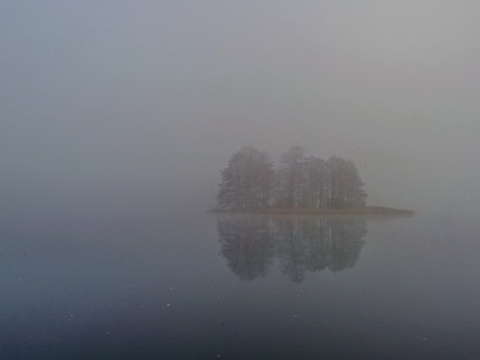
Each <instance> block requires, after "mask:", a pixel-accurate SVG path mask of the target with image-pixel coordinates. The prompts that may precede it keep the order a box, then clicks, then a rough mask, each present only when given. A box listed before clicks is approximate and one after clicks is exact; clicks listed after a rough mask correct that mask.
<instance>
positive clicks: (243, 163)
mask: <svg viewBox="0 0 480 360" xmlns="http://www.w3.org/2000/svg"><path fill="white" fill-rule="evenodd" d="M273 166H274V165H273V162H272V161H271V160H270V157H269V155H268V154H267V153H266V152H265V151H258V150H257V149H255V148H254V147H253V146H245V147H242V148H241V149H240V151H238V152H237V153H235V154H234V155H233V156H232V157H231V158H230V161H229V162H228V166H227V167H226V168H225V169H223V171H222V182H221V183H220V190H219V192H218V195H217V200H218V205H219V206H220V207H223V208H230V209H258V208H263V207H267V206H269V205H270V200H271V199H270V198H271V193H272V190H273V180H274V168H273Z"/></svg>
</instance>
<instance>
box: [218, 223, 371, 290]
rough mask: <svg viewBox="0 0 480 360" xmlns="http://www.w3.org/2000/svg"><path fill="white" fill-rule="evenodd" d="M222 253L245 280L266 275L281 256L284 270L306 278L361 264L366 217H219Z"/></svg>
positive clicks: (233, 269)
mask: <svg viewBox="0 0 480 360" xmlns="http://www.w3.org/2000/svg"><path fill="white" fill-rule="evenodd" d="M217 221H218V222H217V229H218V235H219V238H220V239H219V241H220V244H221V247H222V250H221V252H222V255H223V256H224V257H225V258H226V259H227V262H228V266H229V267H230V268H231V270H232V271H233V272H234V273H235V274H237V275H238V276H239V277H240V278H241V279H243V280H253V279H255V278H257V277H259V276H265V275H266V274H267V273H268V270H269V268H270V267H271V266H272V264H273V263H274V258H275V257H276V258H277V259H278V264H279V267H280V269H281V271H282V272H283V273H284V274H285V275H287V276H288V277H289V278H290V279H291V280H292V281H295V282H301V281H303V279H304V278H305V273H306V272H307V271H310V272H315V271H320V270H323V269H325V268H328V269H329V270H330V271H333V272H335V271H340V270H344V269H347V268H352V267H353V266H355V263H356V261H357V258H358V256H359V254H360V251H361V249H362V247H363V244H364V241H363V240H362V238H363V237H364V236H365V235H366V233H367V229H366V220H365V219H364V218H348V219H345V218H329V217H326V218H318V217H315V218H309V217H308V218H304V217H298V218H297V217H294V218H274V217H273V218H272V217H262V216H261V217H258V216H248V215H247V216H239V217H237V216H232V217H222V218H219V219H218V220H217Z"/></svg>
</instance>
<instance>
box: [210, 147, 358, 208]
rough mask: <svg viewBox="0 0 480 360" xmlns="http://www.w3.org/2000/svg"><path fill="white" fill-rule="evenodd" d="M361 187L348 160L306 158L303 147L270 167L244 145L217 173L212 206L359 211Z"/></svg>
mask: <svg viewBox="0 0 480 360" xmlns="http://www.w3.org/2000/svg"><path fill="white" fill-rule="evenodd" d="M363 185H364V184H363V182H362V180H361V178H360V175H359V173H358V170H357V168H356V167H355V165H354V163H353V162H352V161H351V160H345V159H342V158H340V157H337V156H331V157H330V158H329V159H328V160H326V161H325V160H323V159H320V158H317V157H314V156H309V157H305V155H304V149H303V147H301V146H293V147H291V148H290V149H289V151H288V152H286V153H285V154H283V155H282V156H281V158H280V161H279V165H278V166H275V164H274V163H273V162H272V161H271V160H270V156H269V154H268V153H267V152H266V151H259V150H257V149H256V148H254V147H252V146H245V147H242V148H241V149H240V151H238V152H236V153H235V154H233V155H232V157H231V158H230V160H229V162H228V165H227V167H226V168H224V169H223V170H222V181H221V183H220V185H219V192H218V195H217V201H218V206H219V207H221V208H226V209H233V210H241V209H260V208H266V207H286V208H317V209H320V208H325V209H344V208H352V207H363V206H365V204H366V201H365V200H366V197H367V194H366V193H365V191H364V190H363V189H362V187H363Z"/></svg>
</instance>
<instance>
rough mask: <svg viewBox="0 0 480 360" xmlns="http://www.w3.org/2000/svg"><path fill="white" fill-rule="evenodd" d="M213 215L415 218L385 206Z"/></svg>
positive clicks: (219, 210) (216, 210)
mask: <svg viewBox="0 0 480 360" xmlns="http://www.w3.org/2000/svg"><path fill="white" fill-rule="evenodd" d="M209 212H211V213H219V214H221V213H227V214H259V215H319V216H320V215H321V216H323V215H360V216H365V215H375V216H413V215H414V214H415V212H414V211H413V210H408V209H396V208H389V207H385V206H364V207H358V208H346V209H323V208H322V209H311V208H279V207H269V208H260V209H225V208H214V209H211V210H209Z"/></svg>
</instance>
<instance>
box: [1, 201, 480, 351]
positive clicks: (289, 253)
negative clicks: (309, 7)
mask: <svg viewBox="0 0 480 360" xmlns="http://www.w3.org/2000/svg"><path fill="white" fill-rule="evenodd" d="M137 210H138V209H137ZM1 225H2V227H1V234H0V235H1V239H0V289H1V291H0V316H1V319H0V320H1V322H0V358H1V359H218V358H220V359H359V358H364V359H478V358H479V356H480V342H479V341H478V339H479V337H480V284H479V282H480V280H479V279H480V241H479V236H478V234H479V230H480V229H479V227H480V225H479V222H478V221H476V220H475V219H473V218H470V219H465V218H462V219H458V218H454V217H451V216H439V215H435V216H434V215H428V214H423V215H422V214H419V215H416V216H415V217H411V218H395V219H392V218H388V219H385V218H383V219H378V218H377V219H375V218H373V219H372V218H367V219H364V218H338V217H337V218H335V217H334V218H309V217H295V218H288V217H273V218H272V217H251V216H237V217H235V216H226V215H223V216H215V215H212V214H206V213H203V212H201V211H199V212H191V213H189V214H183V213H175V214H173V213H170V214H169V213H164V212H159V211H154V210H152V209H150V210H144V211H135V210H131V211H126V210H125V211H112V212H111V213H110V212H108V211H103V212H101V213H91V214H89V213H88V212H84V213H82V214H76V213H68V212H63V213H57V214H56V215H48V214H47V215H46V214H45V213H42V214H37V215H32V214H30V215H29V216H24V215H20V214H5V215H4V216H3V219H2V223H1Z"/></svg>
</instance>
